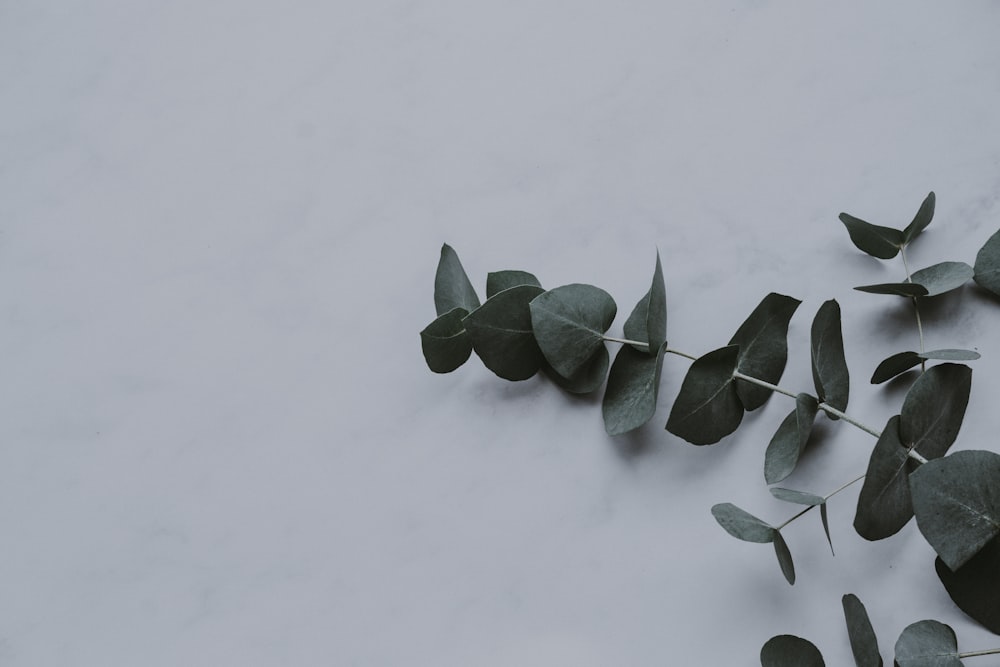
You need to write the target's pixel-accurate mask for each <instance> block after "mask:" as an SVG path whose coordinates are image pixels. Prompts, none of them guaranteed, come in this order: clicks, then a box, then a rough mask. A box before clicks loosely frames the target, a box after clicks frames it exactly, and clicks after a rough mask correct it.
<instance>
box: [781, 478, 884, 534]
mask: <svg viewBox="0 0 1000 667" xmlns="http://www.w3.org/2000/svg"><path fill="white" fill-rule="evenodd" d="M864 478H865V476H864V475H859V476H857V477H855V478H854V479H852V480H851V481H850V482H847V483H846V484H842V485H840V486H839V487H838V488H837V489H835V490H834V491H831V492H830V493H828V494H826V495H825V496H823V500H824V501H827V500H829V499H830V498H833V497H834V496H835V495H837V494H838V493H840V492H841V491H843V490H844V489H846V488H847V487H849V486H851V485H852V484H857V483H858V482H860V481H861V480H863V479H864ZM814 507H819V505H810V506H809V507H807V508H805V509H804V510H802V511H801V512H798V513H797V514H795V515H794V516H791V517H789V518H788V519H787V520H786V521H785V522H784V523H782V524H781V525H780V526H776V529H777V530H781V529H782V528H784V527H785V526H787V525H788V524H790V523H791V522H793V521H795V520H796V519H798V518H799V517H800V516H802V515H804V514H806V513H807V512H809V510H811V509H812V508H814Z"/></svg>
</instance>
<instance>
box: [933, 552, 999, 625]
mask: <svg viewBox="0 0 1000 667" xmlns="http://www.w3.org/2000/svg"><path fill="white" fill-rule="evenodd" d="M934 569H935V570H937V575H938V579H940V580H941V583H942V584H944V587H945V590H947V591H948V595H950V596H951V599H952V600H953V601H954V602H955V604H957V605H958V608H959V609H961V610H962V611H964V612H965V613H966V614H968V615H969V616H971V617H972V618H974V619H975V620H976V621H978V622H979V623H982V624H983V626H984V627H986V629H987V630H989V631H990V632H992V633H994V634H998V635H1000V577H998V576H997V572H1000V538H996V539H994V540H993V541H992V542H990V543H989V544H987V545H986V546H985V547H983V548H982V549H981V550H980V551H979V553H977V554H976V555H975V556H973V557H972V558H971V559H970V560H969V562H967V563H966V564H965V565H963V566H962V567H960V568H959V569H957V570H955V571H952V570H951V569H949V568H948V566H947V565H945V564H944V561H943V560H941V559H940V558H937V559H935V561H934Z"/></svg>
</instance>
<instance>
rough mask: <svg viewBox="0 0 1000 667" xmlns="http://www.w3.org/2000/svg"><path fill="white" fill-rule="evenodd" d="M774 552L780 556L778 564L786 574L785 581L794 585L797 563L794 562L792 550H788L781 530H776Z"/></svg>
mask: <svg viewBox="0 0 1000 667" xmlns="http://www.w3.org/2000/svg"><path fill="white" fill-rule="evenodd" d="M774 554H775V555H776V556H777V557H778V565H780V566H781V573H782V574H783V575H785V581H787V582H788V583H789V584H790V585H792V586H794V585H795V565H794V564H793V563H792V552H791V551H789V550H788V545H787V544H786V543H785V538H783V537H782V536H781V531H780V530H775V531H774Z"/></svg>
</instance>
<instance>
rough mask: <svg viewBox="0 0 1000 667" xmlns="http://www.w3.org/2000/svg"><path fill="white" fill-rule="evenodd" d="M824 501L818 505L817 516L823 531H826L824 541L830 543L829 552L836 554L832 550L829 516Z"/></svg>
mask: <svg viewBox="0 0 1000 667" xmlns="http://www.w3.org/2000/svg"><path fill="white" fill-rule="evenodd" d="M826 507H827V506H826V503H823V504H822V505H820V506H819V518H820V521H821V522H822V523H823V532H824V533H826V542H827V544H829V545H830V553H831V554H833V555H834V556H836V555H837V554H836V553H834V551H833V538H832V537H830V516H829V512H827V511H826Z"/></svg>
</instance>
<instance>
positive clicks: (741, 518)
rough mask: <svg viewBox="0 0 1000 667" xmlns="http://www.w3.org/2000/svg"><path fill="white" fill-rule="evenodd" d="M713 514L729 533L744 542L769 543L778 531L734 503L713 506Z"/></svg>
mask: <svg viewBox="0 0 1000 667" xmlns="http://www.w3.org/2000/svg"><path fill="white" fill-rule="evenodd" d="M712 516H714V517H715V520H716V521H718V522H719V525H720V526H722V527H723V528H725V529H726V532H727V533H729V534H730V535H732V536H733V537H735V538H736V539H738V540H743V541H744V542H757V543H758V544H767V543H768V542H772V541H774V536H775V535H776V534H777V532H778V531H776V530H775V529H774V528H773V527H772V526H771V525H769V524H767V523H764V522H763V521H761V520H760V519H758V518H757V517H755V516H754V515H753V514H750V513H749V512H746V511H744V510H742V509H740V508H739V507H737V506H736V505H733V504H732V503H719V504H718V505H715V506H713V507H712Z"/></svg>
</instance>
